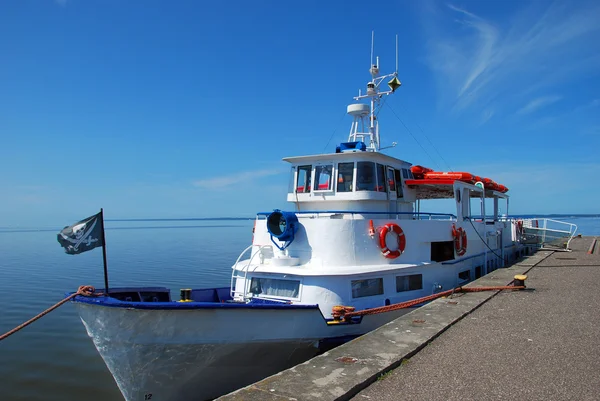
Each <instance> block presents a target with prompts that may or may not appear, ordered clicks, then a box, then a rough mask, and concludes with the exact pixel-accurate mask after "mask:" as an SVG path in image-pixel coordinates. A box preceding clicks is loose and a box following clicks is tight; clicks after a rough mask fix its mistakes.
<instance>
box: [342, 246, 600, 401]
mask: <svg viewBox="0 0 600 401" xmlns="http://www.w3.org/2000/svg"><path fill="white" fill-rule="evenodd" d="M590 243H591V239H589V238H583V239H574V240H573V241H572V243H571V246H572V248H574V252H572V253H564V252H555V253H554V254H552V255H550V256H549V257H548V258H546V259H545V260H543V261H542V262H541V263H539V264H538V265H536V266H535V267H534V268H533V269H532V270H531V271H530V272H529V273H528V276H529V278H528V280H527V286H528V287H529V288H531V289H533V290H529V291H520V292H517V293H510V292H501V293H499V294H498V295H497V296H496V297H494V298H493V299H491V300H490V301H489V302H487V303H485V304H484V305H482V306H481V307H480V308H478V309H477V310H475V311H473V312H472V313H471V314H470V315H468V316H467V317H465V318H464V319H463V320H461V321H460V322H458V323H456V324H455V325H454V326H452V327H450V328H449V329H448V330H447V331H446V332H445V333H444V334H443V335H441V336H439V337H438V338H437V339H435V340H434V341H433V342H431V343H430V344H429V345H428V346H427V347H425V348H424V349H423V350H421V351H420V352H418V353H417V354H416V355H415V356H413V357H412V358H411V359H409V360H408V361H407V362H405V363H404V364H402V365H401V366H400V367H399V368H397V369H395V370H393V371H391V372H390V373H388V374H387V375H384V376H382V377H381V378H380V379H379V380H378V381H376V382H375V383H373V384H372V385H371V386H369V387H368V388H366V389H364V390H363V391H361V392H360V393H358V394H357V395H356V396H355V397H354V398H353V400H361V401H364V400H381V401H386V400H399V399H402V400H483V399H485V400H521V399H522V400H600V255H598V254H595V255H587V250H588V248H589V244H590Z"/></svg>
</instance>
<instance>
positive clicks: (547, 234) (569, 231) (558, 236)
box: [522, 218, 577, 249]
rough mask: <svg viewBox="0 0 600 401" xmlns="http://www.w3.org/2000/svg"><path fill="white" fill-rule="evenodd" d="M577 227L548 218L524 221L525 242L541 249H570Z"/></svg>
mask: <svg viewBox="0 0 600 401" xmlns="http://www.w3.org/2000/svg"><path fill="white" fill-rule="evenodd" d="M575 232H577V225H576V224H573V223H566V222H564V221H558V220H553V219H546V218H532V219H523V241H522V242H524V243H526V244H537V245H539V246H541V247H552V248H562V249H569V244H570V242H571V239H573V237H574V236H575Z"/></svg>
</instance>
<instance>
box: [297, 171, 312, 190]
mask: <svg viewBox="0 0 600 401" xmlns="http://www.w3.org/2000/svg"><path fill="white" fill-rule="evenodd" d="M311 172H312V166H299V167H298V181H297V183H296V192H300V193H306V192H310V174H311Z"/></svg>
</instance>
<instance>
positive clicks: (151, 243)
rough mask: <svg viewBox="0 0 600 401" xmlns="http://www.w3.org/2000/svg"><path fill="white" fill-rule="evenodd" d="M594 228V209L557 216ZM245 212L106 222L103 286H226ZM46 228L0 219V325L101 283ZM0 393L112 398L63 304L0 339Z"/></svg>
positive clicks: (93, 266) (97, 256) (98, 257)
mask: <svg viewBox="0 0 600 401" xmlns="http://www.w3.org/2000/svg"><path fill="white" fill-rule="evenodd" d="M558 219H559V220H563V221H569V222H572V223H575V224H577V225H578V226H579V230H578V232H580V233H582V234H583V235H600V218H558ZM252 225H253V221H251V220H244V221H241V220H240V221H179V222H173V221H159V222H156V221H145V222H140V221H130V222H107V223H106V226H107V232H106V242H107V252H108V265H109V276H110V284H111V286H126V285H157V286H166V287H170V288H171V289H173V290H175V291H177V292H176V293H175V296H177V295H178V290H179V288H189V287H192V288H198V287H210V286H229V279H230V274H231V270H230V266H231V265H232V264H233V262H235V260H236V258H237V257H238V255H239V253H240V252H241V251H242V250H243V249H244V248H245V247H247V246H248V245H249V244H250V241H251V237H252ZM57 232H58V228H57V229H56V230H54V229H53V230H49V231H29V232H7V230H2V229H0V305H2V306H3V309H2V310H1V311H0V334H2V333H4V332H6V331H8V330H10V329H12V328H13V327H14V326H16V325H18V324H20V323H22V322H23V321H25V320H27V319H29V318H30V317H32V316H34V315H36V314H37V313H39V312H41V311H42V310H44V309H45V308H47V307H48V306H50V305H52V304H53V303H55V302H57V301H59V300H60V299H61V298H62V297H63V294H64V293H65V292H66V291H74V290H76V289H77V287H78V286H79V285H82V284H91V285H94V286H96V287H102V286H103V275H102V252H101V250H100V249H95V250H93V251H91V252H87V253H84V254H80V255H75V256H70V255H66V254H65V253H64V252H63V250H62V249H61V248H60V246H59V244H58V242H57V241H56V234H57ZM0 361H1V363H0V401H16V400H28V401H37V400H39V401H41V400H44V401H53V400H56V401H58V400H60V401H65V400H66V401H68V400H79V399H85V400H86V401H112V400H117V401H118V400H122V398H121V394H120V392H119V390H118V389H117V386H116V384H115V383H114V381H113V379H112V376H111V375H110V373H109V372H108V369H107V368H106V367H105V365H104V362H103V361H102V359H101V358H100V356H99V355H98V353H97V352H96V349H95V348H94V346H93V344H92V341H91V340H90V339H89V338H88V336H87V334H86V332H85V329H84V327H83V325H82V323H81V321H80V320H79V318H78V317H77V315H76V314H75V308H74V307H73V306H72V305H69V304H67V305H64V306H62V307H61V308H59V309H58V310H56V311H54V312H52V313H50V314H49V315H48V316H46V317H44V318H42V319H41V320H39V321H37V322H35V323H34V324H32V325H31V326H29V327H27V328H26V329H24V330H22V331H21V332H19V333H17V334H15V335H13V336H12V337H10V338H8V339H6V340H4V341H2V342H0Z"/></svg>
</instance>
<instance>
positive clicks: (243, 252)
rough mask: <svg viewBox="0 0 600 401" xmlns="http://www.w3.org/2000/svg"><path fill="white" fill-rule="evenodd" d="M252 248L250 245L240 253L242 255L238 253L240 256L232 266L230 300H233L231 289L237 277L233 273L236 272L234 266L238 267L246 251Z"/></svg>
mask: <svg viewBox="0 0 600 401" xmlns="http://www.w3.org/2000/svg"><path fill="white" fill-rule="evenodd" d="M253 246H254V244H250V246H249V247H247V248H246V249H244V250H243V251H242V253H240V256H238V258H237V260H236V261H235V264H234V265H233V266H234V267H233V271H232V272H231V283H230V285H229V292H230V295H231V299H233V298H234V296H235V290H234V289H233V288H234V287H233V279H234V278H236V277H237V276H236V275H235V272H236V271H237V269H236V266H237V265H238V263H240V259H242V256H244V254H245V253H246V252H248V250H250V249H252V247H253Z"/></svg>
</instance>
